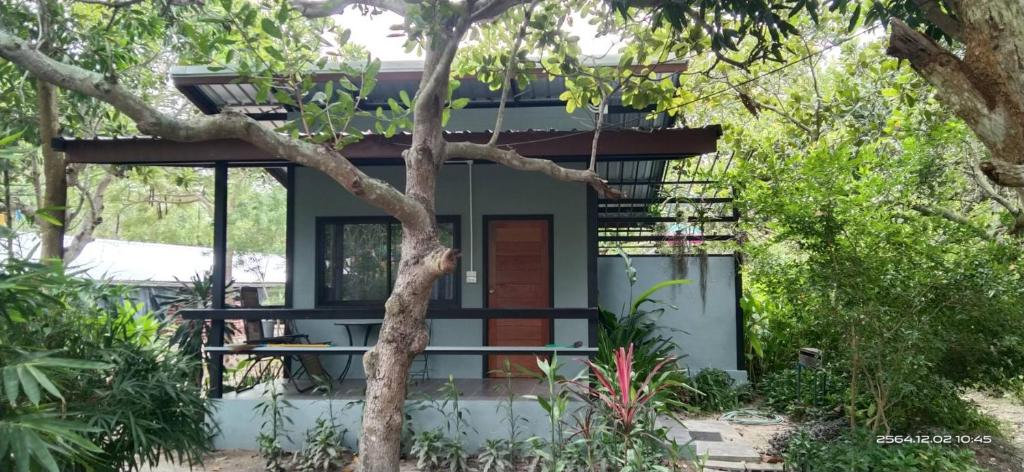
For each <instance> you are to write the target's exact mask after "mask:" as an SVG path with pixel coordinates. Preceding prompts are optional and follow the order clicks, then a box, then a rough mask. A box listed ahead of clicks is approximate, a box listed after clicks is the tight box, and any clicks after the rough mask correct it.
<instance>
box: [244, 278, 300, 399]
mask: <svg viewBox="0 0 1024 472" xmlns="http://www.w3.org/2000/svg"><path fill="white" fill-rule="evenodd" d="M238 296H239V302H240V305H241V308H262V305H261V304H260V297H259V291H258V289H257V288H256V287H242V288H241V289H240V290H239V292H238ZM289 328H290V326H289ZM289 331H294V330H292V329H289ZM243 334H244V335H245V343H246V344H249V345H254V346H257V345H265V344H308V343H309V336H307V335H305V334H298V333H296V334H285V335H283V336H269V337H268V336H265V335H264V333H263V322H262V320H258V319H253V320H248V319H247V320H243ZM277 357H280V356H261V355H254V356H251V357H250V358H249V359H250V361H251V364H249V367H248V368H247V369H246V370H245V372H243V373H242V377H241V379H240V380H239V385H240V387H239V388H238V389H237V391H239V392H244V391H245V390H249V389H251V388H253V387H255V386H256V385H257V384H258V383H260V382H261V381H262V380H263V379H266V378H267V377H276V376H279V375H281V374H282V373H284V370H285V368H286V367H285V364H287V362H288V359H287V356H284V357H282V362H281V366H280V367H279V368H277V369H275V365H274V359H275V358H277ZM250 376H255V381H249V379H250V378H252V377H250Z"/></svg>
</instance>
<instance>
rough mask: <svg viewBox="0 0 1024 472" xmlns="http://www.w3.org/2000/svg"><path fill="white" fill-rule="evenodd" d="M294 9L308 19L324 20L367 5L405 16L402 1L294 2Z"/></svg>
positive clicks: (299, 0) (309, 0)
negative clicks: (348, 9)
mask: <svg viewBox="0 0 1024 472" xmlns="http://www.w3.org/2000/svg"><path fill="white" fill-rule="evenodd" d="M291 3H292V7H294V8H295V9H296V10H298V11H299V12H300V13H302V16H305V17H306V18H323V17H325V16H331V15H337V14H340V13H341V12H342V11H344V10H345V9H346V8H348V7H350V6H353V5H365V6H368V7H372V8H379V9H381V10H387V11H390V12H394V13H397V14H399V15H402V16H405V12H406V8H405V6H406V5H405V2H404V1H402V0H292V1H291Z"/></svg>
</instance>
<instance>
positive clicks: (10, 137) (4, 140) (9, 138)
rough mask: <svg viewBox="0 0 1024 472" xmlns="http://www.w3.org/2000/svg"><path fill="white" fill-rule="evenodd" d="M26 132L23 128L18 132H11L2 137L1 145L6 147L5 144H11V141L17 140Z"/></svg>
mask: <svg viewBox="0 0 1024 472" xmlns="http://www.w3.org/2000/svg"><path fill="white" fill-rule="evenodd" d="M24 132H25V130H21V131H18V132H17V133H14V134H9V135H7V136H4V137H2V138H0V147H4V146H6V145H8V144H11V143H13V142H15V141H17V140H18V139H20V138H21V135H22V134H23V133H24Z"/></svg>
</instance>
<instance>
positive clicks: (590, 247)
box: [587, 187, 598, 347]
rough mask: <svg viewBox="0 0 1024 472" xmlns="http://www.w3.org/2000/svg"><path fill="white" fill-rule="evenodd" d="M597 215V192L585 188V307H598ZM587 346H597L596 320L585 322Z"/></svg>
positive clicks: (591, 319)
mask: <svg viewBox="0 0 1024 472" xmlns="http://www.w3.org/2000/svg"><path fill="white" fill-rule="evenodd" d="M597 231H598V215H597V192H596V191H594V189H593V188H590V187H587V307H588V308H594V307H596V306H597V305H598V291H597V282H598V278H597V277H598V275H597V256H598V242H597ZM587 346H589V347H595V346H597V320H596V319H593V318H590V319H588V320H587Z"/></svg>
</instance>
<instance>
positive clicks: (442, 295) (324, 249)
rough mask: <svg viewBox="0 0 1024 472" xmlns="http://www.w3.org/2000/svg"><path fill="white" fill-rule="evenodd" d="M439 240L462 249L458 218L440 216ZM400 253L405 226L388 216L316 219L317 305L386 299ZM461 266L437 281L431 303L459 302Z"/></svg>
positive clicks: (396, 269)
mask: <svg viewBox="0 0 1024 472" xmlns="http://www.w3.org/2000/svg"><path fill="white" fill-rule="evenodd" d="M438 228H439V230H440V233H441V234H440V239H441V244H444V245H446V246H449V247H454V248H456V249H458V248H459V218H458V217H457V216H445V217H438ZM401 257H402V225H400V224H399V223H398V222H397V221H396V220H395V219H394V218H389V217H356V218H320V219H318V220H317V261H318V271H319V273H318V277H317V305H328V306H329V305H349V304H354V305H358V304H364V305H367V304H382V303H384V301H385V300H386V299H387V297H388V295H389V294H390V293H391V288H392V287H393V286H394V285H395V277H396V276H397V275H398V263H399V261H400V260H401ZM457 274H458V270H456V271H455V272H453V273H450V274H447V275H445V276H444V277H442V278H441V279H439V280H438V281H437V282H436V283H435V284H434V289H433V292H432V293H431V302H432V303H436V304H438V305H452V306H458V304H459V302H460V300H459V286H458V283H457V282H458V278H457Z"/></svg>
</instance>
